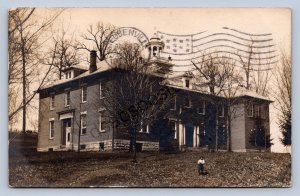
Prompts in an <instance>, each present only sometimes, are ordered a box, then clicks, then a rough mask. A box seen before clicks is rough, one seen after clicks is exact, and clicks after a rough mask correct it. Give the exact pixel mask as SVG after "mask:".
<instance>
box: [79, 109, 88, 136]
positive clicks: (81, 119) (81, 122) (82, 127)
mask: <svg viewBox="0 0 300 196" xmlns="http://www.w3.org/2000/svg"><path fill="white" fill-rule="evenodd" d="M83 116H85V126H83V118H82V117H83ZM86 117H87V113H86V112H82V113H81V114H80V135H85V134H86V133H87V130H86V126H87V120H86ZM83 129H85V133H83V132H82V130H83Z"/></svg>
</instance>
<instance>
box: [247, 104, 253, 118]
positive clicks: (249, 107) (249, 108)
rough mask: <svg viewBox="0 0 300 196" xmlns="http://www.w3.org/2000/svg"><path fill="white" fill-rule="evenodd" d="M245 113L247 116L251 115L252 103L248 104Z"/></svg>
mask: <svg viewBox="0 0 300 196" xmlns="http://www.w3.org/2000/svg"><path fill="white" fill-rule="evenodd" d="M247 115H248V117H253V104H248V106H247Z"/></svg>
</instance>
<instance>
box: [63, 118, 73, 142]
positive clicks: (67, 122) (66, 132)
mask: <svg viewBox="0 0 300 196" xmlns="http://www.w3.org/2000/svg"><path fill="white" fill-rule="evenodd" d="M71 132H72V127H71V118H66V119H63V120H62V145H65V146H69V145H70V143H71Z"/></svg>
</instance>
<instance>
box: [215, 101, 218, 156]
mask: <svg viewBox="0 0 300 196" xmlns="http://www.w3.org/2000/svg"><path fill="white" fill-rule="evenodd" d="M218 140H219V119H218V106H216V141H215V145H216V146H215V151H218V148H219V147H218V145H219V144H218Z"/></svg>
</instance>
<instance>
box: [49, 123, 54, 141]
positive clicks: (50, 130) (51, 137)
mask: <svg viewBox="0 0 300 196" xmlns="http://www.w3.org/2000/svg"><path fill="white" fill-rule="evenodd" d="M51 123H53V127H52V125H51ZM54 127H55V126H54V118H51V119H49V139H50V140H52V139H54V132H55V129H54ZM52 132H53V134H52V135H53V136H51V133H52Z"/></svg>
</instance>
